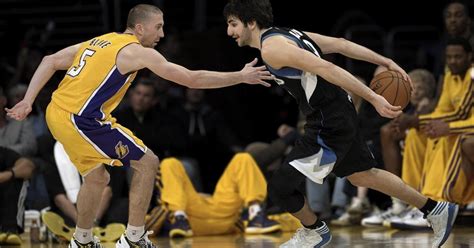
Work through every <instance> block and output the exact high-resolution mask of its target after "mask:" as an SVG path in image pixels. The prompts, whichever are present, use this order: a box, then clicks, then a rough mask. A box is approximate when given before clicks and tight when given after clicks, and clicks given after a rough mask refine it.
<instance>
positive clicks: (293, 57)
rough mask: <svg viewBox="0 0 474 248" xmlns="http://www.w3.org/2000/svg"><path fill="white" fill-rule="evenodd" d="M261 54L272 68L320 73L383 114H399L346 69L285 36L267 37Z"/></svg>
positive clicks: (391, 116)
mask: <svg viewBox="0 0 474 248" xmlns="http://www.w3.org/2000/svg"><path fill="white" fill-rule="evenodd" d="M262 58H263V59H264V60H265V62H266V63H267V64H269V65H270V66H272V67H273V68H275V69H279V68H282V67H286V66H287V67H292V68H296V69H300V70H302V71H305V72H310V73H313V74H316V75H318V76H321V77H322V78H324V79H326V80H327V81H328V82H330V83H332V84H335V85H337V86H340V87H342V88H344V89H346V90H349V91H351V92H354V93H355V94H357V95H359V96H361V97H362V98H364V99H365V100H367V101H368V102H370V103H371V104H372V105H374V107H375V108H376V109H377V111H378V112H379V114H380V115H382V116H384V117H388V118H394V117H396V116H398V115H400V114H401V110H400V107H395V106H392V105H391V104H389V103H388V102H387V101H386V100H385V98H383V97H382V96H380V95H378V94H376V93H375V92H373V91H372V90H371V89H370V88H369V87H367V86H366V85H365V84H363V83H362V82H360V81H359V80H358V79H357V78H356V77H354V76H353V75H352V74H350V73H349V72H348V71H346V70H344V69H342V68H341V67H339V66H337V65H334V64H333V63H331V62H328V61H326V60H324V59H321V58H319V57H317V56H315V55H314V54H312V53H311V52H309V51H306V50H304V49H301V48H299V47H297V46H295V45H292V44H290V43H288V42H287V40H286V38H284V37H281V36H274V37H270V38H267V39H266V40H265V41H264V43H263V44H262Z"/></svg>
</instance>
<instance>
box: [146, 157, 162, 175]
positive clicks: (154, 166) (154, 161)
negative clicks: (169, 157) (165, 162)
mask: <svg viewBox="0 0 474 248" xmlns="http://www.w3.org/2000/svg"><path fill="white" fill-rule="evenodd" d="M147 165H148V166H150V167H151V168H150V169H151V170H152V173H153V174H156V173H157V172H158V168H159V167H160V159H159V158H158V156H156V155H155V154H153V155H151V156H150V159H149V162H148V163H147Z"/></svg>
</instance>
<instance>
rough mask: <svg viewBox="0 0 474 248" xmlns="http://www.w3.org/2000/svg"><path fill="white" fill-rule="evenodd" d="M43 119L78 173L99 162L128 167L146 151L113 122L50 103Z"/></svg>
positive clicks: (91, 167)
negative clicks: (76, 112) (81, 114)
mask: <svg viewBox="0 0 474 248" xmlns="http://www.w3.org/2000/svg"><path fill="white" fill-rule="evenodd" d="M46 122H47V124H48V127H49V130H50V131H51V134H52V135H53V136H54V138H55V139H56V140H57V141H59V142H60V143H61V144H63V146H64V149H65V150H66V153H67V154H68V156H69V158H70V159H71V161H72V162H73V163H74V165H75V166H76V167H77V169H78V171H79V173H81V174H82V175H84V174H87V173H88V172H89V171H91V170H92V169H94V168H96V167H97V166H98V165H100V164H108V165H113V166H122V165H125V166H129V165H130V160H139V159H140V158H141V157H142V156H143V155H144V154H145V152H146V151H147V147H146V146H145V145H144V144H143V142H142V141H141V140H140V139H138V138H137V137H135V136H134V135H133V133H132V132H131V131H130V130H129V129H127V128H125V127H123V126H121V125H120V124H118V123H116V122H115V118H109V119H106V120H98V119H95V118H87V117H82V116H78V115H75V114H72V113H70V112H67V111H65V110H63V109H61V108H60V107H59V106H58V105H56V104H55V103H53V102H51V103H50V104H49V105H48V108H47V109H46Z"/></svg>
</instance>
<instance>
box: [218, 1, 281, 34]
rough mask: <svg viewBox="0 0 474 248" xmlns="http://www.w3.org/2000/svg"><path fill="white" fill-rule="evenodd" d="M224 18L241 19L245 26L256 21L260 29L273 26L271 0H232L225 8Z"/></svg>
mask: <svg viewBox="0 0 474 248" xmlns="http://www.w3.org/2000/svg"><path fill="white" fill-rule="evenodd" d="M223 12H224V13H223V14H224V17H225V18H226V19H227V18H229V16H235V17H237V18H239V19H240V20H241V21H242V22H243V23H244V25H247V24H248V23H250V22H252V21H255V22H256V23H257V25H258V27H259V28H269V27H271V26H272V25H273V13H272V12H273V11H272V5H271V4H270V1H269V0H230V1H229V2H228V3H227V5H226V6H225V7H224V11H223Z"/></svg>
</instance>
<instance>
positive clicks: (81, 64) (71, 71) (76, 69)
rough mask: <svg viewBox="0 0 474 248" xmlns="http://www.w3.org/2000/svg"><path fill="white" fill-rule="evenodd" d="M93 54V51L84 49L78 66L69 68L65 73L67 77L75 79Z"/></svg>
mask: <svg viewBox="0 0 474 248" xmlns="http://www.w3.org/2000/svg"><path fill="white" fill-rule="evenodd" d="M94 53H95V51H94V50H91V49H88V48H86V50H84V52H82V55H81V59H80V60H79V65H77V66H73V67H71V69H69V71H68V72H67V75H69V76H71V77H75V76H77V75H79V73H81V71H82V69H83V68H84V66H85V65H86V59H87V57H92V55H94Z"/></svg>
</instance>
